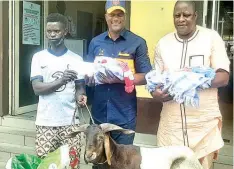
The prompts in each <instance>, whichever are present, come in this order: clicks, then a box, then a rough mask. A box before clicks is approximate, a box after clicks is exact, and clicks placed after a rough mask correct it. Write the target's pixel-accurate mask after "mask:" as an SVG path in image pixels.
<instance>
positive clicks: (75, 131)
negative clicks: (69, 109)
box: [65, 124, 89, 138]
mask: <svg viewBox="0 0 234 169" xmlns="http://www.w3.org/2000/svg"><path fill="white" fill-rule="evenodd" d="M88 126H89V124H83V125H81V126H79V127H78V128H77V129H76V130H74V131H73V132H72V133H70V134H68V135H66V136H65V138H73V137H75V136H76V135H77V134H78V133H80V132H84V131H85V130H86V129H87V127H88Z"/></svg>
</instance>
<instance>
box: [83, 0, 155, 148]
mask: <svg viewBox="0 0 234 169" xmlns="http://www.w3.org/2000/svg"><path fill="white" fill-rule="evenodd" d="M105 18H106V22H107V25H108V31H106V32H104V33H102V34H100V35H99V36H97V37H95V38H93V39H92V41H91V42H90V45H89V54H88V57H87V58H88V61H90V62H93V61H94V59H95V57H98V56H107V57H111V58H116V59H117V60H121V61H124V62H127V63H128V66H129V67H130V69H131V70H132V71H133V73H134V85H143V84H145V83H146V81H145V74H146V73H147V72H149V71H150V70H151V65H150V60H149V57H148V52H147V45H146V41H145V40H144V39H143V38H141V37H139V36H137V35H135V34H134V33H132V32H130V31H128V30H126V29H125V21H126V11H125V1H107V2H106V14H105ZM91 81H92V79H90V78H89V82H88V85H89V84H91V83H92V82H91ZM103 81H104V82H105V84H102V85H96V86H95V87H94V96H93V101H92V115H93V119H94V121H95V122H96V123H97V124H100V123H112V124H116V125H118V126H120V127H123V128H126V129H132V130H135V127H136V115H137V99H136V91H135V90H134V91H133V92H131V93H127V92H125V89H124V81H120V80H116V79H112V78H111V77H109V76H108V78H104V79H103ZM111 136H112V138H113V139H114V140H115V141H116V142H117V143H120V144H132V143H133V140H134V135H124V134H122V133H117V132H112V133H111Z"/></svg>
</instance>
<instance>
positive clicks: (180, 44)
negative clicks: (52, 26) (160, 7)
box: [151, 1, 229, 169]
mask: <svg viewBox="0 0 234 169" xmlns="http://www.w3.org/2000/svg"><path fill="white" fill-rule="evenodd" d="M196 20H197V12H196V9H195V3H194V2H192V1H177V2H176V4H175V7H174V25H175V28H176V32H173V33H170V34H168V35H166V36H164V37H163V38H162V39H160V40H159V42H158V44H157V46H156V48H155V69H156V70H159V71H161V72H163V71H167V70H168V71H176V70H178V69H180V68H184V67H192V66H203V65H204V66H208V67H211V68H214V69H215V70H216V76H215V78H214V80H213V81H212V84H211V89H207V90H204V91H202V92H200V93H199V95H200V106H199V108H198V109H195V108H192V107H184V105H183V104H181V105H180V104H178V103H176V102H175V101H173V100H172V96H170V95H169V94H167V91H161V90H160V89H159V88H157V89H156V90H155V91H154V92H152V93H151V94H152V96H153V97H154V98H155V99H157V100H159V101H161V102H163V103H164V104H163V110H162V112H161V118H160V124H159V128H158V133H157V144H158V145H159V146H168V145H186V146H189V147H190V148H192V149H193V150H194V151H195V153H196V155H197V158H198V159H199V160H200V162H201V163H202V165H203V167H204V168H205V169H208V168H210V167H211V165H212V160H213V159H216V158H217V152H218V150H219V149H220V148H221V147H222V146H223V145H224V143H223V140H222V136H221V126H222V116H221V114H220V111H219V107H218V102H217V90H216V88H217V87H221V86H225V85H227V83H228V78H229V60H228V57H227V54H226V51H225V46H224V43H223V40H222V39H221V37H220V36H219V35H218V33H217V32H215V31H213V30H210V29H206V28H203V27H200V26H197V25H196Z"/></svg>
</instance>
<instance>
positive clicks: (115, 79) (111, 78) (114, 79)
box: [99, 71, 124, 84]
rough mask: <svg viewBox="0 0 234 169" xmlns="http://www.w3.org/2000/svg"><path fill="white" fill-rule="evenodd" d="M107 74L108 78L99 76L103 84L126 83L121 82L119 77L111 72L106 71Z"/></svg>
mask: <svg viewBox="0 0 234 169" xmlns="http://www.w3.org/2000/svg"><path fill="white" fill-rule="evenodd" d="M105 73H106V76H105V75H103V74H101V73H100V74H99V75H100V80H101V82H102V83H107V84H113V83H124V81H122V80H120V79H119V78H118V77H117V76H115V75H114V74H112V73H111V72H109V71H106V72H105Z"/></svg>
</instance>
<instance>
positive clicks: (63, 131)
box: [36, 125, 82, 168]
mask: <svg viewBox="0 0 234 169" xmlns="http://www.w3.org/2000/svg"><path fill="white" fill-rule="evenodd" d="M77 128H78V125H74V126H60V127H48V126H36V132H37V135H36V153H37V155H38V156H39V157H40V158H43V157H45V156H46V155H47V154H48V153H49V152H52V151H55V150H56V149H57V148H59V147H60V146H61V145H65V144H68V145H69V146H71V152H72V157H71V162H73V161H74V159H75V157H74V150H75V151H76V153H75V154H76V156H77V157H78V159H79V158H80V153H81V146H82V145H81V135H80V134H78V135H77V136H76V137H75V138H69V139H67V138H65V136H66V135H68V134H70V133H71V132H73V131H74V130H76V129H77ZM70 155H71V153H70ZM77 167H78V166H76V167H75V168H77Z"/></svg>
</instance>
